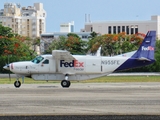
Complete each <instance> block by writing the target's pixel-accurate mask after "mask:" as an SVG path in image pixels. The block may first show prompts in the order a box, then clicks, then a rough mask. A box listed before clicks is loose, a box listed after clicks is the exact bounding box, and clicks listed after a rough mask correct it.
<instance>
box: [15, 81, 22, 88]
mask: <svg viewBox="0 0 160 120" xmlns="http://www.w3.org/2000/svg"><path fill="white" fill-rule="evenodd" d="M14 86H15V87H16V88H19V87H20V86H21V82H20V81H19V79H17V80H16V81H15V82H14Z"/></svg>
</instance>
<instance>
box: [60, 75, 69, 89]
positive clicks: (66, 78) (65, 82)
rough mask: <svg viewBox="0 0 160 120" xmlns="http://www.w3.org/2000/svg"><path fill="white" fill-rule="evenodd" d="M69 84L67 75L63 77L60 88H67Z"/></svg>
mask: <svg viewBox="0 0 160 120" xmlns="http://www.w3.org/2000/svg"><path fill="white" fill-rule="evenodd" d="M70 85H71V82H70V81H68V74H66V75H65V79H64V80H62V81H61V86H62V87H65V88H69V86H70Z"/></svg>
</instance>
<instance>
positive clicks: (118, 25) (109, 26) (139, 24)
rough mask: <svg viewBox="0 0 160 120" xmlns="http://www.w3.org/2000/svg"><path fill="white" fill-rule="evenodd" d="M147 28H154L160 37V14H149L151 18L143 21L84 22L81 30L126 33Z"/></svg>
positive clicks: (101, 32) (143, 30)
mask: <svg viewBox="0 0 160 120" xmlns="http://www.w3.org/2000/svg"><path fill="white" fill-rule="evenodd" d="M149 30H156V31H157V37H158V38H160V16H156V15H155V16H151V20H145V21H138V20H136V21H104V22H86V23H85V27H84V29H83V31H85V32H93V31H95V32H97V33H100V34H118V33H120V32H126V34H135V33H144V34H146V33H147V32H148V31H149Z"/></svg>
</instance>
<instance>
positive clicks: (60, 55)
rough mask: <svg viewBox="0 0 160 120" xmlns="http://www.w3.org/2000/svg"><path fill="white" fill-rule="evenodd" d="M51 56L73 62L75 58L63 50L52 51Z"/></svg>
mask: <svg viewBox="0 0 160 120" xmlns="http://www.w3.org/2000/svg"><path fill="white" fill-rule="evenodd" d="M52 56H53V57H54V58H56V59H60V60H75V58H74V57H73V56H72V55H71V54H70V52H68V51H64V50H53V51H52Z"/></svg>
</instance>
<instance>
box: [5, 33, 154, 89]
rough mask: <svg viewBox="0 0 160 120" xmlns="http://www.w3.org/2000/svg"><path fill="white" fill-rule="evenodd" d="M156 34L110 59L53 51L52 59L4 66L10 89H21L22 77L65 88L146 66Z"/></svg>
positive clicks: (43, 58) (48, 56)
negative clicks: (57, 82)
mask: <svg viewBox="0 0 160 120" xmlns="http://www.w3.org/2000/svg"><path fill="white" fill-rule="evenodd" d="M155 41H156V31H149V32H148V33H147V35H146V37H145V38H144V40H143V42H142V44H141V46H140V47H139V49H138V50H137V51H134V52H129V53H126V54H123V55H118V56H114V57H104V56H100V55H99V54H98V55H97V56H87V55H71V54H70V53H69V52H68V51H64V50H53V51H52V55H41V56H38V57H36V58H35V59H33V60H32V61H23V62H13V63H10V64H9V65H6V66H4V69H8V70H10V71H12V72H13V73H15V74H16V75H17V80H16V81H15V83H14V85H15V87H16V88H19V87H20V86H21V82H20V81H19V78H20V77H22V76H25V77H30V78H33V79H34V80H46V81H49V80H61V85H62V87H69V86H70V80H76V81H80V80H86V79H92V78H97V77H101V76H105V75H108V74H110V73H112V72H114V71H118V70H124V69H130V68H135V67H141V66H145V65H149V64H151V63H153V62H155V59H154V51H155Z"/></svg>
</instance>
